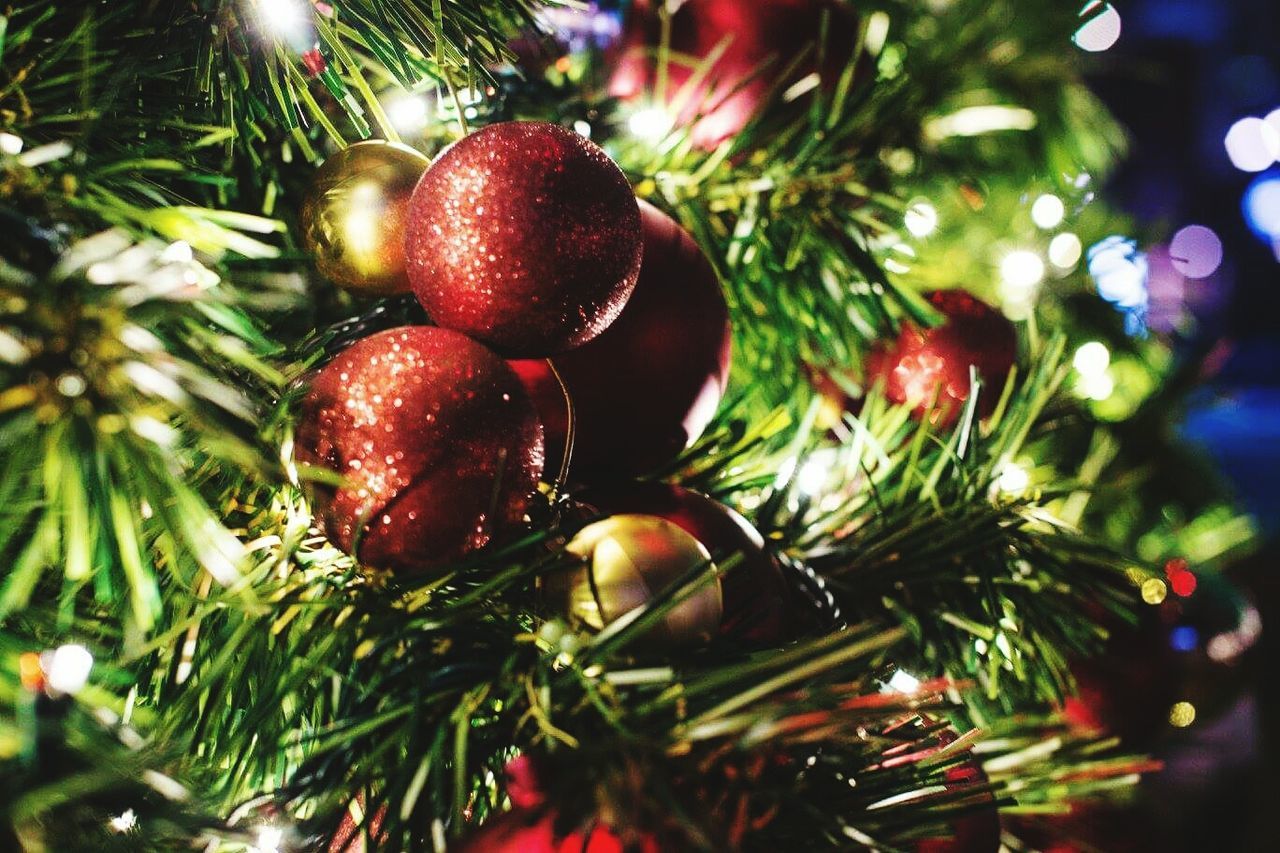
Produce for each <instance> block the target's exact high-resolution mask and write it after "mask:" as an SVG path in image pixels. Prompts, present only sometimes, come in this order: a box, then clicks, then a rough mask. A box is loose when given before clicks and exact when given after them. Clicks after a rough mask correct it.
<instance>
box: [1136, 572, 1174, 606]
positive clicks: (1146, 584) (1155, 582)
mask: <svg viewBox="0 0 1280 853" xmlns="http://www.w3.org/2000/svg"><path fill="white" fill-rule="evenodd" d="M1168 594H1169V588H1168V587H1167V586H1165V583H1164V581H1162V580H1160V578H1147V579H1146V580H1145V581H1143V583H1142V600H1143V601H1145V602H1146V603H1147V604H1160V603H1161V602H1162V601H1164V600H1165V597H1166V596H1168Z"/></svg>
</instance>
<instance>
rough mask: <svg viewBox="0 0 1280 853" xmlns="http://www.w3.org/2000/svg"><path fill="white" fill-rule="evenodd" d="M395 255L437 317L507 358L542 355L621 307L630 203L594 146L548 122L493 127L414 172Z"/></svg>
mask: <svg viewBox="0 0 1280 853" xmlns="http://www.w3.org/2000/svg"><path fill="white" fill-rule="evenodd" d="M405 254H406V258H407V260H408V269H409V280H410V283H411V284H412V286H413V290H414V292H415V293H416V294H417V296H418V301H420V302H421V303H422V307H423V308H425V309H426V311H427V314H429V315H430V316H431V319H432V320H434V321H435V322H436V323H437V324H439V325H441V326H444V327H445V328H449V329H454V330H456V331H460V332H464V333H466V334H468V335H470V336H471V337H473V338H476V339H477V340H480V341H483V342H485V343H487V344H489V345H490V346H492V347H493V348H494V349H496V350H498V351H499V352H501V353H503V354H504V355H507V356H516V357H524V358H543V357H546V356H549V355H555V354H556V353H561V352H565V351H566V350H570V349H573V348H574V347H577V346H581V345H582V344H584V343H586V342H587V341H589V340H591V339H592V338H594V337H596V336H597V335H599V334H600V333H601V332H603V331H604V330H605V328H607V327H608V326H609V324H610V323H612V322H613V321H614V320H615V319H616V318H617V317H618V315H619V314H620V313H621V312H622V308H623V306H624V305H626V302H627V298H628V297H629V296H630V295H631V291H632V289H633V288H634V287H635V283H636V276H637V275H638V274H639V271H640V254H641V241H640V211H639V208H638V207H637V205H636V199H635V195H634V194H633V193H632V191H631V186H630V185H629V184H628V183H627V179H626V176H624V175H623V174H622V170H620V169H619V168H618V167H617V165H616V164H615V163H614V162H613V161H612V160H610V159H609V157H608V155H606V154H605V153H604V152H603V151H601V150H600V148H599V147H598V146H596V145H595V144H594V143H592V142H590V141H588V140H586V139H584V138H582V137H581V136H579V135H578V134H576V133H574V132H572V131H570V130H566V129H564V128H562V127H559V126H558V125H553V124H545V123H540V122H506V123H503V124H495V125H491V126H489V127H486V128H484V129H482V130H479V131H476V132H475V133H473V134H471V135H470V136H468V137H466V138H464V139H462V140H460V141H459V142H457V143H456V144H454V145H453V146H452V147H450V148H449V149H448V150H446V151H445V153H444V154H442V155H441V156H440V158H439V159H438V160H437V161H436V162H435V163H434V164H433V165H432V166H431V168H429V169H428V170H427V173H426V174H425V175H423V177H422V180H421V181H420V182H419V183H418V186H417V189H415V190H414V193H413V197H412V199H411V200H410V203H409V226H408V229H407V230H406V234H405Z"/></svg>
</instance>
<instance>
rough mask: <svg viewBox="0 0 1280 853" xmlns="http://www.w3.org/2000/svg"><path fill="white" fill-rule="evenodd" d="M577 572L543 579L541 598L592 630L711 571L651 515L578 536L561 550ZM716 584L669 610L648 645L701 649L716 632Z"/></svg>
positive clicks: (683, 536)
mask: <svg viewBox="0 0 1280 853" xmlns="http://www.w3.org/2000/svg"><path fill="white" fill-rule="evenodd" d="M566 550H567V551H569V553H571V554H574V555H576V556H578V557H581V558H582V565H581V566H579V567H577V568H575V569H572V570H568V571H564V572H560V573H557V574H554V575H551V576H549V577H548V578H547V579H546V581H545V584H544V589H545V590H546V594H547V596H548V598H549V600H550V602H551V603H552V604H553V606H555V607H557V608H558V609H559V610H560V611H561V612H563V613H566V614H571V615H573V616H576V617H577V618H578V619H581V620H582V621H583V622H585V623H587V624H588V625H590V626H591V627H593V628H595V629H597V630H599V629H601V628H603V627H605V626H606V625H608V624H610V623H611V622H614V621H616V620H617V619H619V618H621V617H622V616H624V615H626V614H627V613H630V612H631V611H632V610H635V609H636V608H637V607H642V606H644V605H645V604H647V603H649V602H650V601H652V600H653V599H654V598H655V597H657V596H658V595H660V594H661V593H662V592H663V591H664V590H666V589H667V588H668V587H669V586H670V585H671V584H673V583H675V582H677V581H679V580H680V578H682V577H684V576H686V575H687V574H688V573H689V572H690V571H692V570H693V569H696V568H698V567H704V568H705V567H707V566H710V564H711V555H710V553H709V552H708V551H707V549H706V548H705V547H703V545H702V543H700V542H698V540H697V539H695V538H693V537H692V536H690V535H689V534H688V533H687V532H685V531H684V530H683V529H681V528H680V527H677V526H676V525H674V524H672V523H671V522H670V521H667V520H666V519H664V518H658V517H657V516H653V515H630V514H627V515H615V516H611V517H610V518H606V519H604V520H603V521H597V522H595V523H594V524H590V525H588V526H587V527H585V528H583V529H582V530H581V531H580V532H579V533H578V535H577V536H575V537H574V538H573V540H572V541H571V542H570V543H569V545H568V546H567V548H566ZM723 615H724V597H723V595H722V593H721V591H720V579H719V578H716V579H715V580H714V581H712V582H710V583H707V584H706V585H704V586H701V587H699V588H698V589H697V591H695V592H694V593H693V594H692V595H690V596H689V597H687V598H686V599H685V600H684V601H682V602H680V604H678V605H676V606H675V607H674V608H672V609H671V610H669V611H668V612H667V614H666V616H664V617H663V619H662V621H661V622H659V623H658V624H657V625H655V626H654V627H653V628H652V629H651V630H650V632H649V633H648V635H647V639H649V640H650V641H652V642H653V643H654V644H655V645H658V646H662V647H672V646H683V645H690V644H695V643H707V642H709V641H710V640H711V638H712V637H715V636H716V634H717V633H718V632H719V630H720V620H721V618H722V617H723Z"/></svg>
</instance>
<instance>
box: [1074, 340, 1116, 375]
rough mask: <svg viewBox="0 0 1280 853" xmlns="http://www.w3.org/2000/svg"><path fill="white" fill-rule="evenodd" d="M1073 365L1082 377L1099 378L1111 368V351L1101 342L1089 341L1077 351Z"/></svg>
mask: <svg viewBox="0 0 1280 853" xmlns="http://www.w3.org/2000/svg"><path fill="white" fill-rule="evenodd" d="M1071 365H1072V366H1073V367H1074V368H1075V369H1076V370H1077V371H1078V372H1079V373H1080V375H1082V376H1098V375H1100V374H1103V373H1106V372H1107V368H1108V367H1109V366H1111V350H1109V349H1107V345H1106V344H1104V343H1102V342H1101V341H1089V342H1088V343H1087V344H1081V345H1080V347H1079V348H1078V349H1077V350H1076V354H1075V357H1074V358H1072V359H1071Z"/></svg>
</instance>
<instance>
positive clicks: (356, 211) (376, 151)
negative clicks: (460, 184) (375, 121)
mask: <svg viewBox="0 0 1280 853" xmlns="http://www.w3.org/2000/svg"><path fill="white" fill-rule="evenodd" d="M430 163H431V161H430V160H428V159H427V157H426V156H425V155H423V154H420V153H419V152H417V151H414V150H413V149H412V148H409V147H408V146H406V145H400V144H399V143H396V142H384V141H382V140H369V141H366V142H357V143H355V144H354V145H351V146H349V147H347V148H345V149H343V150H342V151H339V152H338V153H336V154H334V155H333V156H332V157H330V158H329V159H328V160H325V161H324V165H322V166H321V167H320V168H319V169H317V170H316V175H315V179H314V181H313V182H312V185H311V190H310V191H309V192H308V193H307V197H306V199H305V200H304V201H303V202H302V212H301V213H300V214H299V217H298V218H299V221H300V222H301V224H302V239H303V242H304V243H305V244H306V247H307V250H308V251H310V252H311V254H312V256H313V257H314V258H315V262H316V268H317V269H318V270H319V271H320V274H321V275H323V276H324V277H325V278H328V279H329V280H331V281H332V282H333V283H334V284H336V285H338V286H339V287H341V288H342V289H344V290H348V291H350V292H352V293H358V294H361V295H364V296H386V295H388V294H392V293H404V292H407V291H408V290H409V279H408V277H407V276H406V275H405V269H404V226H405V208H406V205H407V204H408V201H409V196H410V195H412V193H413V188H414V187H415V186H417V184H418V179H419V178H421V177H422V173H423V172H425V171H426V169H427V166H428V165H430Z"/></svg>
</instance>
